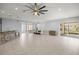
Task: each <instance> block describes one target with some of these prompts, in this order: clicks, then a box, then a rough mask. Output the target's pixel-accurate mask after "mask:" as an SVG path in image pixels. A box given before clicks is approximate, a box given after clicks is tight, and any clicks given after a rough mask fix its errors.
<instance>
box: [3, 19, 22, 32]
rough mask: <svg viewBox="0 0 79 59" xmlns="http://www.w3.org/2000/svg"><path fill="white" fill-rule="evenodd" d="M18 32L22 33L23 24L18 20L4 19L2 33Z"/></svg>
mask: <svg viewBox="0 0 79 59" xmlns="http://www.w3.org/2000/svg"><path fill="white" fill-rule="evenodd" d="M12 30H16V31H18V32H21V23H20V22H17V21H16V20H11V19H2V31H12Z"/></svg>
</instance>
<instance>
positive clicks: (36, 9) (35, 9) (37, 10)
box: [23, 3, 48, 16]
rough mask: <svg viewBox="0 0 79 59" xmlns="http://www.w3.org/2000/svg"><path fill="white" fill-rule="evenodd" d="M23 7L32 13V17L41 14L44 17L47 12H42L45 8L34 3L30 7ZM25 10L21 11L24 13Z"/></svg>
mask: <svg viewBox="0 0 79 59" xmlns="http://www.w3.org/2000/svg"><path fill="white" fill-rule="evenodd" d="M25 7H27V8H29V11H32V13H33V15H35V16H40V15H41V14H43V15H45V13H46V12H47V11H48V10H44V8H46V6H45V5H43V6H40V4H37V3H34V4H31V5H25ZM25 11H27V10H23V12H25Z"/></svg>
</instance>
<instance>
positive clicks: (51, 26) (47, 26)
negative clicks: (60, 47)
mask: <svg viewBox="0 0 79 59" xmlns="http://www.w3.org/2000/svg"><path fill="white" fill-rule="evenodd" d="M62 22H79V17H71V18H65V19H60V20H54V21H47V22H43V23H39V26H38V28H39V29H40V30H44V31H49V30H54V31H56V32H57V33H58V35H60V24H61V23H62Z"/></svg>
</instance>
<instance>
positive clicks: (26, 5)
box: [25, 5, 34, 10]
mask: <svg viewBox="0 0 79 59" xmlns="http://www.w3.org/2000/svg"><path fill="white" fill-rule="evenodd" d="M25 7H28V8H30V9H32V10H34V9H33V8H32V7H30V6H28V5H25Z"/></svg>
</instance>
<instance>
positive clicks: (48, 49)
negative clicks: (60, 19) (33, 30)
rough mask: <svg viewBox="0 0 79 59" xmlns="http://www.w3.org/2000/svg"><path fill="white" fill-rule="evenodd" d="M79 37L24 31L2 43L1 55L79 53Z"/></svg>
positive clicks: (0, 47) (0, 46)
mask: <svg viewBox="0 0 79 59" xmlns="http://www.w3.org/2000/svg"><path fill="white" fill-rule="evenodd" d="M77 54H79V38H78V37H77V38H72V37H67V36H50V35H35V34H29V33H22V34H21V37H20V38H18V39H15V40H12V41H9V42H7V43H5V44H2V45H0V55H77Z"/></svg>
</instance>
